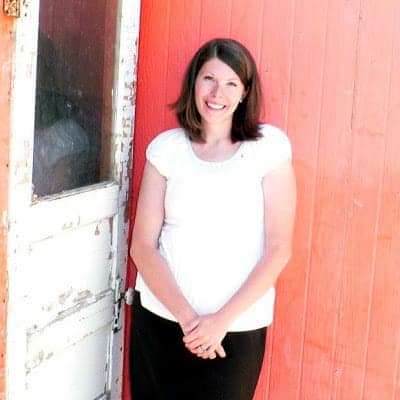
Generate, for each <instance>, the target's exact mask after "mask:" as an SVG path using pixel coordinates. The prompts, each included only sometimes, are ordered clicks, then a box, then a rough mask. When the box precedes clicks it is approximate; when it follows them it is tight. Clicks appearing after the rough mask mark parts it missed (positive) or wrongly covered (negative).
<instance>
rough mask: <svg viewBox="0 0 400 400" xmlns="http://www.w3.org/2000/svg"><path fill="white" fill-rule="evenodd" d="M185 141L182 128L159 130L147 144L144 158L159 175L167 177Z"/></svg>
mask: <svg viewBox="0 0 400 400" xmlns="http://www.w3.org/2000/svg"><path fill="white" fill-rule="evenodd" d="M185 142H186V135H185V132H184V131H183V129H182V128H174V129H169V130H167V131H164V132H161V133H159V134H158V135H157V136H155V137H154V138H153V140H152V141H151V142H150V143H149V145H148V146H147V149H146V158H147V160H148V161H149V162H150V163H151V164H152V165H153V166H155V167H156V168H157V170H158V171H159V172H160V174H161V175H163V176H165V177H167V178H168V176H169V175H170V172H171V169H172V167H173V165H174V164H175V160H176V157H177V155H178V154H179V153H180V149H182V148H183V146H184V145H185Z"/></svg>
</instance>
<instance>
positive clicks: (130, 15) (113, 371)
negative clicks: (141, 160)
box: [6, 0, 140, 400]
mask: <svg viewBox="0 0 400 400" xmlns="http://www.w3.org/2000/svg"><path fill="white" fill-rule="evenodd" d="M117 20H118V22H117V35H116V54H115V75H114V91H113V113H112V114H113V124H112V126H113V129H112V130H113V132H112V136H113V140H112V159H114V163H113V171H112V172H113V173H112V175H113V176H114V180H113V181H110V182H103V183H100V184H97V185H94V186H96V187H97V188H99V189H101V190H103V191H104V194H105V192H107V191H110V190H113V191H115V190H116V189H118V192H119V195H118V209H119V215H121V216H122V217H123V218H120V219H121V221H120V222H119V223H118V230H117V232H116V239H117V240H116V247H117V248H116V249H115V250H116V254H117V257H116V263H117V266H118V268H117V272H116V273H117V274H118V275H119V276H120V277H122V278H125V275H126V265H127V256H128V230H129V215H128V206H129V196H130V177H131V173H130V171H131V167H132V160H131V158H132V154H133V153H132V147H133V135H134V115H135V94H136V90H135V89H136V70H137V69H136V64H137V54H138V37H139V21H140V0H119V9H118V19H117ZM38 25H39V0H25V1H24V2H22V10H21V17H20V18H18V19H17V20H16V23H15V46H14V62H13V76H12V93H11V129H10V165H9V171H10V172H9V198H8V210H7V215H6V226H7V238H8V240H7V241H8V243H7V274H8V303H7V341H6V393H7V395H6V398H7V399H8V400H25V388H24V386H25V385H24V384H23V382H25V365H24V361H25V358H24V357H25V354H26V350H25V347H24V346H25V343H24V342H25V341H26V337H25V334H26V333H25V331H24V329H23V328H24V327H23V325H22V324H21V313H22V312H23V309H24V300H25V299H24V296H23V294H24V286H25V285H26V282H24V276H22V273H21V271H20V269H21V268H20V267H19V266H20V265H21V263H22V262H24V260H26V257H27V254H28V252H29V248H28V240H27V239H28V237H29V236H30V235H31V232H30V230H32V228H33V227H32V226H29V225H30V224H29V222H28V223H27V221H32V216H31V215H30V214H31V210H32V209H34V208H35V207H36V209H38V207H40V206H41V205H43V204H44V202H45V201H46V200H45V199H44V200H43V201H42V200H41V201H39V202H37V203H35V201H34V200H33V197H32V162H33V140H34V110H35V107H34V104H35V86H36V64H37V36H38ZM94 186H89V187H86V188H81V189H78V190H77V191H71V192H74V193H75V194H76V193H77V192H79V193H80V192H82V193H85V192H87V191H88V189H89V190H90V189H91V188H93V187H94ZM61 197H63V198H65V199H67V198H68V193H67V194H64V195H62V196H61ZM42 279H44V278H42ZM123 310H124V307H121V312H122V313H123ZM121 318H122V321H123V320H124V316H123V315H122V316H121ZM123 333H124V329H121V330H119V331H118V332H117V333H115V334H114V335H113V339H112V341H111V342H112V343H110V348H111V347H112V349H113V357H112V359H111V360H109V363H110V368H109V371H110V372H109V374H110V377H109V381H110V383H112V384H110V387H111V399H115V400H117V399H118V400H119V399H120V398H121V393H122V379H121V374H122V362H123ZM111 351H112V350H111ZM111 351H110V353H111ZM111 376H112V379H113V381H112V382H111V379H110V378H111Z"/></svg>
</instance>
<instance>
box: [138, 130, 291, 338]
mask: <svg viewBox="0 0 400 400" xmlns="http://www.w3.org/2000/svg"><path fill="white" fill-rule="evenodd" d="M260 130H261V132H262V134H263V137H262V138H260V139H259V140H256V141H245V142H242V143H241V145H240V147H239V148H238V150H237V151H236V152H235V153H234V155H233V156H231V157H230V158H229V159H228V160H225V161H221V162H214V161H204V160H202V159H200V158H198V157H197V156H196V154H195V153H194V151H193V148H192V145H191V142H190V140H189V139H188V138H187V136H186V135H185V133H184V131H183V130H182V129H181V128H177V129H172V130H168V131H166V132H163V133H161V134H160V135H158V136H157V137H156V138H155V139H153V141H152V142H151V143H150V144H149V146H148V148H147V152H146V157H147V160H148V161H149V162H150V163H151V164H152V165H153V166H154V167H155V168H156V169H157V170H158V171H159V173H160V174H161V175H163V176H164V177H165V178H166V180H167V187H166V193H165V217H164V223H163V226H162V229H161V234H160V238H159V252H160V254H161V256H162V257H163V258H164V259H165V260H166V262H167V265H168V266H169V268H170V269H171V271H172V273H173V275H174V277H175V279H176V282H177V284H178V286H179V287H180V289H181V290H182V292H183V294H184V295H185V297H186V298H187V300H188V301H189V302H190V304H191V305H192V306H193V307H194V309H195V310H196V312H197V313H198V314H200V315H202V314H207V313H212V312H215V311H217V310H218V309H220V308H221V307H222V306H223V305H224V304H225V303H226V302H227V301H228V300H229V299H230V298H231V297H232V295H233V294H234V293H235V292H236V291H237V290H238V289H239V288H240V286H241V285H242V284H243V283H244V281H245V280H246V278H247V277H248V275H249V274H250V273H251V271H252V269H253V268H254V266H255V265H256V263H257V262H258V260H259V259H260V257H261V256H262V254H263V252H264V245H265V243H264V197H263V190H262V178H263V177H264V176H265V175H266V174H268V173H269V172H270V171H272V170H273V169H275V168H277V167H278V166H279V165H280V164H282V163H283V162H284V161H287V160H289V159H290V158H291V146H290V142H289V140H288V138H287V136H286V135H285V134H284V133H283V132H282V131H280V130H279V129H277V128H275V127H273V126H271V125H261V126H260ZM267 201H268V199H267ZM266 245H267V244H266ZM136 289H137V290H139V291H140V293H141V299H142V304H143V306H144V307H145V308H147V309H148V310H150V311H152V312H153V313H155V314H157V315H159V316H161V317H163V318H167V319H169V320H173V321H176V319H175V317H174V316H173V315H172V314H171V313H170V312H169V311H168V310H167V308H166V307H165V306H164V305H163V304H162V303H161V302H160V301H159V300H158V299H157V298H156V297H155V296H154V295H153V293H152V292H151V291H150V289H149V288H148V287H147V285H146V284H145V282H144V281H143V279H142V278H141V276H140V274H139V275H138V279H137V284H136ZM274 298H275V291H274V288H273V287H271V288H270V289H269V290H267V291H266V293H265V295H264V296H262V297H261V298H260V299H259V300H258V301H256V302H255V303H254V304H253V305H251V306H250V307H249V308H248V309H247V310H246V311H245V312H244V313H243V314H241V315H240V316H238V317H237V319H236V320H235V321H233V323H232V324H231V326H230V328H229V331H244V330H252V329H257V328H261V327H264V326H267V325H269V324H270V323H271V322H272V318H273V306H274Z"/></svg>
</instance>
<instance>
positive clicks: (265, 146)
mask: <svg viewBox="0 0 400 400" xmlns="http://www.w3.org/2000/svg"><path fill="white" fill-rule="evenodd" d="M260 128H261V132H262V134H263V137H262V138H261V139H260V140H259V152H258V156H259V157H258V161H259V168H260V172H261V174H262V176H264V175H266V174H268V173H269V172H271V171H273V170H274V169H276V168H278V167H279V166H280V165H281V164H283V163H284V162H285V161H288V160H291V159H292V146H291V144H290V140H289V138H288V137H287V135H286V134H285V133H284V132H282V131H281V130H280V129H278V128H276V127H274V126H272V125H262V126H261V127H260Z"/></svg>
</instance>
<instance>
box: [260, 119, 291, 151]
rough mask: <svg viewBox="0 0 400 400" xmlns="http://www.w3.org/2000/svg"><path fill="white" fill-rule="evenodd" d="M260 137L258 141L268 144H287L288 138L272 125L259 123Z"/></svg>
mask: <svg viewBox="0 0 400 400" xmlns="http://www.w3.org/2000/svg"><path fill="white" fill-rule="evenodd" d="M260 132H261V134H262V137H261V138H260V142H261V143H263V144H264V145H268V146H279V145H289V146H290V140H289V138H288V136H287V135H286V133H285V132H283V131H282V130H281V129H279V128H277V127H276V126H274V125H269V124H260Z"/></svg>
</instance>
